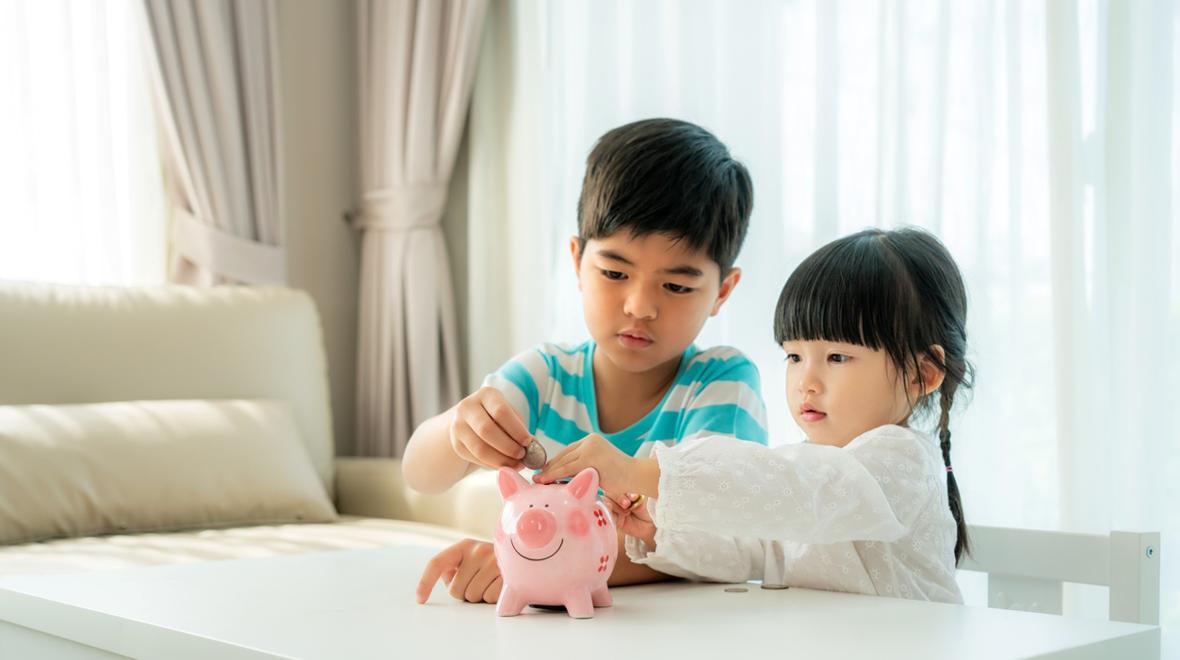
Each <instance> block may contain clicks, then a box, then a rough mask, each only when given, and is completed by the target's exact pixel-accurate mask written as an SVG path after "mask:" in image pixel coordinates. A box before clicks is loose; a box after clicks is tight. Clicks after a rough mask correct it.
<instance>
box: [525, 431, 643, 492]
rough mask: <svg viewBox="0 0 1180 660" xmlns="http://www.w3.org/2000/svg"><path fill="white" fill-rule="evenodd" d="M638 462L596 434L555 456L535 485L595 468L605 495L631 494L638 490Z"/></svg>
mask: <svg viewBox="0 0 1180 660" xmlns="http://www.w3.org/2000/svg"><path fill="white" fill-rule="evenodd" d="M636 462H637V461H636V459H635V458H632V457H631V456H628V455H627V454H624V453H623V452H622V451H620V450H619V448H618V447H615V446H614V445H612V444H611V443H610V441H609V440H607V439H606V438H604V437H602V436H601V435H598V434H594V433H592V434H590V435H588V436H586V437H585V438H582V439H581V440H579V441H577V442H575V443H574V444H572V445H570V446H568V447H566V448H565V450H564V451H562V452H561V453H560V454H558V455H557V456H554V457H553V460H551V461H549V462H548V463H547V464H546V465H545V467H544V469H542V470H541V471H540V472H538V473H537V474H535V475H533V481H534V482H536V483H539V484H549V483H553V482H554V481H557V480H558V479H564V478H566V477H573V476H576V475H577V474H578V473H579V472H581V471H582V470H584V469H586V468H588V467H592V468H594V469H595V470H598V487H599V488H601V489H602V490H603V491H605V492H608V493H627V492H632V491H635V490H638V489H637V488H635V487H634V486H633V485H632V482H633V481H634V479H633V477H634V474H633V472H634V467H635V464H636Z"/></svg>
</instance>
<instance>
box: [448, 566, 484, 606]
mask: <svg viewBox="0 0 1180 660" xmlns="http://www.w3.org/2000/svg"><path fill="white" fill-rule="evenodd" d="M463 559H464V561H463V563H461V564H459V571H458V572H457V573H455V577H454V578H453V579H452V580H451V584H450V586H449V588H448V589H447V592H448V593H450V594H451V597H452V598H454V599H455V600H467V585H469V584H471V579H472V578H474V577H475V574H476V573H477V572H478V571H479V568H480V567H479V566H478V562H476V561H473V560H472V558H471V557H470V556H469V555H467V556H464V557H463Z"/></svg>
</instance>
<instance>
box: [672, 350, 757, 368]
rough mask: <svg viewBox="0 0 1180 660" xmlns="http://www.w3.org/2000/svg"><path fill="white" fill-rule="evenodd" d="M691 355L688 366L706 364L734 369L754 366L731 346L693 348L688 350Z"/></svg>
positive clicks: (751, 361) (745, 356) (739, 351)
mask: <svg viewBox="0 0 1180 660" xmlns="http://www.w3.org/2000/svg"><path fill="white" fill-rule="evenodd" d="M689 351H690V352H691V355H690V356H689V359H688V364H689V365H695V364H706V365H710V366H715V367H721V368H734V367H742V366H745V365H749V366H751V367H753V366H754V362H753V360H751V359H750V358H749V357H748V356H747V355H746V354H745V353H743V352H742V351H741V350H739V349H737V348H734V347H733V346H724V345H722V346H710V347H708V348H696V347H695V346H693V347H691V348H690V349H689Z"/></svg>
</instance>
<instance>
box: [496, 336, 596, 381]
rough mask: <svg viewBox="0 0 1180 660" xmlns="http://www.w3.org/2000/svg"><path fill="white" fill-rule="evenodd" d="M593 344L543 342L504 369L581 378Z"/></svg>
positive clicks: (519, 356) (525, 351)
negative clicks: (546, 372) (522, 368)
mask: <svg viewBox="0 0 1180 660" xmlns="http://www.w3.org/2000/svg"><path fill="white" fill-rule="evenodd" d="M590 347H591V342H589V341H584V342H582V343H580V344H573V343H558V342H541V343H539V344H536V345H535V346H533V347H531V348H528V349H526V350H524V351H522V352H520V353H518V354H517V355H516V356H515V357H513V358H512V359H511V360H509V361H508V362H507V363H506V364H505V365H504V367H502V368H501V370H503V369H512V368H519V367H513V365H520V366H522V367H524V368H525V369H526V370H528V371H529V372H530V373H533V374H534V376H535V375H536V374H537V372H538V371H541V372H544V371H548V372H549V375H550V376H554V377H556V376H558V375H559V373H560V372H562V371H563V372H565V373H566V374H568V375H569V376H580V375H581V374H582V373H583V369H584V366H585V363H586V359H587V358H588V357H589V354H590Z"/></svg>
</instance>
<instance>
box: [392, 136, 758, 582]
mask: <svg viewBox="0 0 1180 660" xmlns="http://www.w3.org/2000/svg"><path fill="white" fill-rule="evenodd" d="M752 204H753V190H752V185H751V182H750V176H749V174H748V172H747V171H746V168H745V167H744V166H743V165H742V164H741V163H739V162H737V161H736V160H734V159H733V158H732V157H731V156H730V155H729V151H728V150H727V149H726V147H725V145H723V144H721V143H720V142H719V141H718V140H717V138H715V137H714V136H713V135H712V134H711V133H709V132H708V131H706V130H704V129H703V128H700V127H699V126H695V125H693V124H689V123H687V122H682V121H676V120H671V119H650V120H644V121H638V122H635V123H632V124H627V125H625V126H621V127H619V128H616V129H613V130H611V131H609V132H607V133H606V134H605V135H603V136H602V138H600V139H599V140H598V143H597V144H596V145H595V147H594V149H593V150H592V151H591V153H590V156H589V157H588V158H587V161H586V174H585V177H584V179H583V181H582V192H581V197H580V199H579V200H578V235H577V236H575V237H573V238H571V239H570V254H571V256H572V258H573V263H574V269H575V271H576V273H577V277H578V288H579V289H580V290H581V292H582V301H583V313H584V315H585V318H586V326H587V328H588V329H589V331H590V336H591V340H590V341H587V342H585V343H583V344H581V345H580V346H573V347H568V346H558V345H554V344H542V345H541V346H538V347H536V348H535V349H532V350H529V351H526V352H525V353H522V354H520V355H518V356H517V357H515V358H513V359H512V360H510V361H509V362H508V363H507V364H505V365H504V366H503V367H501V368H500V370H498V371H497V372H496V373H494V374H492V375H490V376H488V378H487V379H485V381H484V385H483V387H481V388H480V389H479V390H478V391H476V392H475V393H474V394H472V395H470V396H468V397H467V398H465V399H463V400H462V401H461V402H459V404H458V405H456V406H455V407H453V408H451V409H450V410H448V411H446V412H443V413H442V414H440V415H437V416H435V417H433V418H431V419H429V420H427V421H425V422H423V423H422V425H421V426H419V427H418V429H417V430H415V432H414V435H413V436H412V437H411V438H410V442H409V444H408V445H407V447H406V453H405V456H404V459H403V468H402V469H403V472H404V474H405V478H406V483H407V484H408V485H409V486H410V487H411V488H414V489H416V490H419V491H422V492H441V491H444V490H446V489H447V488H450V487H451V486H452V485H453V484H454V483H455V482H456V481H458V480H459V479H461V478H462V477H463V476H465V475H466V474H468V473H470V472H471V471H473V470H475V469H476V468H477V467H478V466H483V467H488V468H498V467H500V466H508V467H511V468H512V469H516V470H519V469H521V468H523V467H524V465H523V463H522V460H523V458H524V456H525V449H524V448H525V447H527V446H528V445H529V444H530V443H531V442H532V441H533V440H534V439H535V440H536V441H538V442H540V443H541V445H543V446H544V448H545V450H546V452H547V453H548V455H549V457H551V458H552V457H554V456H556V455H557V454H558V453H559V452H561V451H563V450H565V449H566V447H567V446H569V445H572V444H574V443H577V442H579V441H582V440H584V439H587V438H592V439H594V440H596V441H601V442H609V443H610V444H611V445H613V446H614V447H617V448H618V449H619V450H621V451H623V452H625V453H626V454H629V455H632V456H640V457H646V456H648V455H649V454H650V453H651V447H652V446H653V445H654V444H655V443H663V444H674V443H677V442H679V441H681V440H684V439H687V438H690V437H693V436H696V435H700V434H705V433H707V434H711V435H728V436H731V437H734V438H737V439H741V440H751V441H754V442H758V443H761V444H766V406H765V404H764V403H763V401H762V398H761V395H760V394H759V392H760V389H759V382H758V380H759V379H758V370H757V368H756V367H755V366H754V364H753V363H752V362H750V360H749V359H748V358H746V356H744V355H743V354H742V353H741V352H739V351H737V350H736V349H733V348H729V347H714V348H710V349H706V350H703V351H702V350H699V349H697V348H696V347H695V346H694V345H693V340H694V339H696V336H697V334H698V333H699V332H700V330H701V327H702V326H703V325H704V323H705V321H706V320H707V319H708V317H710V316H713V315H715V314H717V312H718V311H719V310H720V309H721V306H722V305H723V304H724V303H725V301H726V300H727V299H728V298H729V296H730V294H731V293H732V292H733V289H734V287H735V286H737V283H738V281H739V280H740V279H741V270H740V269H738V268H735V267H734V266H733V263H734V261H735V259H736V258H737V254H738V252H739V250H740V249H741V245H742V241H743V240H744V239H745V235H746V229H747V226H748V225H749V218H750V211H751V208H752ZM608 496H610V497H611V498H612V499H616V500H617V501H619V502H622V501H623V498H626V497H628V496H626V495H624V494H614V493H608ZM628 504H629V502H628ZM621 542H622V536H621V535H620V543H621ZM625 557H626V555H625V553H623V552H620V553H619V561H618V563H617V565H616V567H615V571H614V573H613V574H612V576H611V581H610V584H612V585H619V584H631V583H635V582H646V581H652V580H654V579H659V578H660V577H662V576H661V574H659V573H656V572H655V571H652V570H650V569H648V568H646V567H643V566H639V565H636V564H631V563H630V562H628V561H625ZM444 575H445V576H446V579H447V580H448V581H449V583H450V592H451V594H452V595H453V596H455V597H456V598H459V599H465V600H468V601H471V602H480V601H487V602H495V599H496V598H497V597H498V595H499V591H500V580H499V571H498V569H497V568H496V564H495V559H494V557H493V555H492V552H491V545H490V544H487V543H481V542H476V541H470V540H468V541H462V542H460V543H458V544H456V545H454V546H451V547H450V548H448V549H447V550H444V551H443V552H442V553H440V554H439V555H437V556H436V557H435V558H434V559H432V560H431V562H430V563H429V564H428V565H427V568H426V571H425V572H424V574H423V576H422V582H421V584H420V585H419V588H418V600H419V601H420V602H425V600H426V598H427V597H428V596H429V594H430V590H431V589H432V588H433V586H434V583H435V582H436V581H437V580H438V578H439V577H440V576H444Z"/></svg>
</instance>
